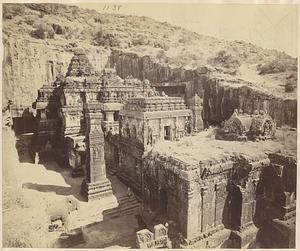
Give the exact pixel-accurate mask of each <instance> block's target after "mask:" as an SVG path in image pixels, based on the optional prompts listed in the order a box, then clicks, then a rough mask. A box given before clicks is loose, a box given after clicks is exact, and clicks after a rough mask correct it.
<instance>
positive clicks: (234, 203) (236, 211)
mask: <svg viewBox="0 0 300 251" xmlns="http://www.w3.org/2000/svg"><path fill="white" fill-rule="evenodd" d="M242 202H243V199H242V193H241V191H240V189H239V188H238V187H237V186H234V187H233V188H232V190H231V227H232V229H234V230H240V229H241V217H242Z"/></svg>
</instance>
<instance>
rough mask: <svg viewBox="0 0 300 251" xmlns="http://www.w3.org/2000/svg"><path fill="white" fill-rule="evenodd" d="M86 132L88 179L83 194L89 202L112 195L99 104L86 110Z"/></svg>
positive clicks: (84, 184) (83, 187)
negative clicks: (107, 175) (107, 173)
mask: <svg viewBox="0 0 300 251" xmlns="http://www.w3.org/2000/svg"><path fill="white" fill-rule="evenodd" d="M85 112H86V113H85V116H86V122H87V131H86V138H85V141H86V142H85V144H86V178H85V180H84V181H83V183H82V194H83V195H84V196H85V198H86V199H87V200H88V201H91V200H96V199H99V198H102V197H105V196H109V195H112V187H111V183H110V181H109V180H108V179H107V177H106V168H105V160H104V135H103V131H102V128H101V118H102V114H101V112H100V109H98V104H88V105H87V109H86V110H85Z"/></svg>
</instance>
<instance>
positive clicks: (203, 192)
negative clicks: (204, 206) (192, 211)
mask: <svg viewBox="0 0 300 251" xmlns="http://www.w3.org/2000/svg"><path fill="white" fill-rule="evenodd" d="M207 189H208V187H207V186H203V187H201V196H202V197H203V196H204V195H205V194H206V192H207Z"/></svg>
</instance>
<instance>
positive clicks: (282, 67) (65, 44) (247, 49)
mask: <svg viewBox="0 0 300 251" xmlns="http://www.w3.org/2000/svg"><path fill="white" fill-rule="evenodd" d="M3 43H4V64H3V81H4V99H3V102H5V103H6V102H7V100H8V99H12V100H14V101H17V102H19V103H20V104H26V105H28V104H30V103H31V102H33V101H34V99H35V96H36V91H37V88H39V87H40V86H41V85H42V84H44V83H47V82H51V81H53V80H54V79H55V78H56V77H57V76H58V75H60V74H65V72H66V70H67V66H68V64H69V61H70V58H71V57H72V55H73V51H74V50H75V49H76V48H78V47H80V48H84V49H85V50H86V52H87V55H88V57H89V58H90V61H91V63H92V64H93V66H94V67H95V68H96V70H98V71H101V69H103V67H105V65H107V64H108V63H109V62H110V63H113V64H116V67H117V68H119V70H118V72H120V71H122V72H123V73H124V72H125V74H131V75H135V74H134V72H137V71H139V70H140V69H145V67H146V68H147V66H145V65H141V63H140V62H142V61H143V58H145V56H146V58H147V60H148V61H147V62H148V63H147V65H149V67H154V66H153V65H155V67H156V68H149V69H146V71H149V72H151V74H150V75H149V74H148V76H147V77H149V78H150V79H151V80H152V81H158V82H159V81H160V82H164V81H173V80H174V77H173V78H172V74H171V75H168V74H167V73H166V72H165V69H171V70H169V71H168V72H171V73H172V72H173V71H174V70H173V69H177V70H178V69H179V72H181V73H180V74H181V75H182V74H183V75H184V76H185V75H188V74H189V72H191V70H192V72H199V71H200V72H202V70H203V67H204V66H205V69H206V70H205V72H208V73H209V74H211V75H214V76H218V77H219V78H222V79H226V78H227V77H229V78H230V79H232V78H233V79H236V80H239V79H240V80H242V81H247V82H249V83H251V85H252V86H253V87H255V88H257V89H259V90H260V91H261V92H266V93H268V95H274V96H276V97H279V98H283V99H295V98H296V90H295V87H296V82H297V60H296V59H295V58H292V57H290V56H289V55H287V54H285V53H284V52H279V51H276V50H267V49H263V48H260V47H258V46H256V45H253V44H250V43H246V42H242V41H233V42H228V41H225V40H220V39H217V38H213V37H208V36H203V35H200V34H197V33H195V32H191V31H188V30H186V29H183V28H180V27H177V26H173V25H170V24H168V23H166V22H164V23H162V22H158V21H155V20H153V19H150V18H147V17H137V16H125V15H117V14H105V13H98V12H96V11H93V10H87V9H80V8H78V7H75V6H66V5H60V4H29V3H27V4H4V5H3ZM112 50H114V51H115V50H118V51H121V52H122V53H123V55H130V56H129V57H128V56H122V57H118V58H116V55H115V54H114V55H113V57H114V58H113V60H111V58H109V55H110V54H111V51H112ZM132 57H133V59H132ZM124 60H125V61H124ZM126 60H127V61H126ZM134 60H135V61H134ZM134 62H139V63H137V64H135V63H134ZM128 64H129V65H131V68H128V67H129V66H128ZM126 67H127V70H126ZM121 68H122V70H120V69H121ZM153 69H154V70H153ZM182 72H183V73H182ZM166 74H167V75H166ZM193 74H194V73H193ZM123 75H124V74H123ZM161 76H167V77H161ZM123 77H124V76H123ZM138 77H144V76H143V74H141V73H139V76H138ZM179 80H184V79H180V77H179Z"/></svg>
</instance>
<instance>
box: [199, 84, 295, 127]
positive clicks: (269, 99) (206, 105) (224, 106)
mask: <svg viewBox="0 0 300 251" xmlns="http://www.w3.org/2000/svg"><path fill="white" fill-rule="evenodd" d="M203 87H204V97H203V118H204V120H206V121H207V122H209V123H215V124H219V123H220V122H221V121H223V120H225V119H228V118H229V117H230V116H231V115H232V113H233V110H234V109H236V108H237V109H242V110H243V111H244V112H246V113H248V114H251V113H253V112H254V111H255V110H265V111H267V112H268V113H269V114H270V115H271V117H272V118H273V119H274V120H275V121H276V124H277V126H283V125H288V126H292V127H296V126H297V100H293V99H282V98H278V97H274V96H272V95H268V94H265V93H263V92H261V91H258V90H255V89H253V88H251V87H249V86H246V85H242V86H238V87H235V86H230V85H229V84H228V83H224V82H222V81H219V80H218V79H210V80H208V81H207V82H205V83H204V84H203Z"/></svg>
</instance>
